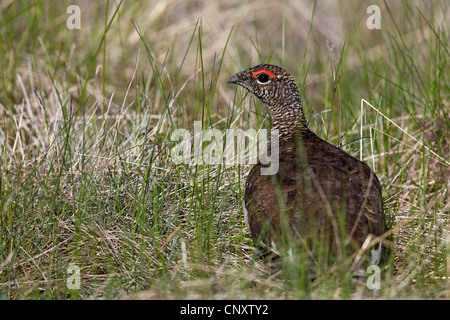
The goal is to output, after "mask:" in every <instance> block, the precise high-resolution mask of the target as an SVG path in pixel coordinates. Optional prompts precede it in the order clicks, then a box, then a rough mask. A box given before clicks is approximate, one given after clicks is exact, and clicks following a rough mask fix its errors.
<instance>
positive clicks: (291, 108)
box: [269, 101, 309, 140]
mask: <svg viewBox="0 0 450 320" xmlns="http://www.w3.org/2000/svg"><path fill="white" fill-rule="evenodd" d="M269 109H270V115H271V117H272V129H278V134H279V137H280V139H281V140H291V139H294V138H295V135H296V134H297V133H301V132H305V131H309V129H308V125H307V121H306V118H305V115H304V113H303V107H302V103H301V101H292V102H290V103H289V104H287V105H286V104H282V105H274V106H270V107H269Z"/></svg>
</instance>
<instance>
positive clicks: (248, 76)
mask: <svg viewBox="0 0 450 320" xmlns="http://www.w3.org/2000/svg"><path fill="white" fill-rule="evenodd" d="M228 83H229V84H234V85H237V86H241V87H243V88H245V89H246V90H247V91H248V92H250V93H251V94H253V95H254V96H256V97H257V98H258V99H259V100H260V101H261V102H263V104H265V105H266V107H267V108H268V111H269V114H270V117H271V120H272V131H274V129H276V130H277V132H278V141H277V144H276V146H278V152H279V155H278V159H279V160H278V161H279V165H278V170H277V172H276V173H275V174H272V175H267V174H262V171H261V169H263V168H265V167H267V165H266V164H264V163H262V162H261V161H260V160H259V161H258V162H257V163H256V164H255V165H254V166H253V167H252V168H251V170H250V172H249V174H248V177H247V180H246V183H245V191H244V199H243V209H244V210H243V211H244V216H245V220H246V223H247V226H248V229H249V231H250V233H251V235H252V236H253V237H254V238H256V239H257V240H258V241H259V242H260V243H262V244H263V245H265V246H267V247H271V248H275V249H276V248H280V247H282V246H283V245H285V244H286V243H288V244H290V243H295V244H297V243H298V244H303V245H306V246H307V247H308V248H310V249H311V252H329V253H333V254H334V255H337V256H342V255H343V254H344V253H347V252H352V253H355V252H356V251H357V250H359V249H361V248H362V247H364V246H366V247H367V245H368V243H369V242H370V240H371V239H372V240H373V239H374V237H377V236H381V235H382V234H383V233H385V232H386V231H387V227H386V221H385V214H384V210H383V199H382V194H381V186H380V182H379V180H378V178H377V176H376V174H375V173H374V171H373V170H372V169H371V168H370V167H369V166H368V165H367V164H366V163H364V162H362V161H360V160H358V159H356V158H354V157H353V156H351V155H350V154H348V153H347V152H345V151H344V150H343V149H341V148H339V147H336V146H334V145H332V144H330V143H328V142H327V141H325V140H324V139H322V138H320V137H319V136H318V135H317V134H315V133H314V132H313V131H312V130H310V129H309V127H308V121H307V119H306V117H305V114H304V110H303V106H302V99H301V96H300V92H299V89H298V87H297V84H296V81H295V79H294V78H293V77H292V76H291V75H290V74H289V73H288V72H287V71H286V70H284V69H283V68H281V67H278V66H276V65H270V64H260V65H256V66H254V67H251V68H248V69H246V70H244V71H241V72H238V73H236V74H235V75H233V76H232V77H231V78H230V79H229V80H228ZM271 139H272V137H271ZM269 140H270V139H269ZM272 142H273V141H269V143H268V149H270V148H271V147H270V146H271V145H273V144H272ZM383 247H384V246H382V242H378V243H377V244H375V245H373V247H372V248H371V249H370V257H368V259H370V263H371V264H379V263H380V260H381V259H382V258H383V257H384V256H385V253H386V250H385V249H384V248H383ZM367 251H368V249H367ZM368 256H369V254H368Z"/></svg>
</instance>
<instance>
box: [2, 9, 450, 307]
mask: <svg viewBox="0 0 450 320" xmlns="http://www.w3.org/2000/svg"><path fill="white" fill-rule="evenodd" d="M373 4H376V5H378V6H379V7H380V9H381V29H380V30H370V29H368V28H367V26H366V21H367V19H368V18H369V16H370V14H368V13H367V12H366V10H367V7H368V6H370V5H373ZM69 5H78V6H79V8H80V9H81V16H80V17H81V20H80V21H81V26H80V29H79V30H78V29H74V30H70V29H68V28H67V25H66V21H67V19H68V18H69V17H70V16H71V13H67V7H68V6H69ZM449 16H450V5H449V3H448V2H447V1H428V2H422V1H396V2H382V1H345V2H339V1H332V0H327V1H320V2H317V3H315V2H314V1H298V0H297V1H288V0H286V1H280V2H274V1H246V2H241V1H185V2H180V1H173V0H167V1H148V2H146V1H132V2H131V1H124V2H122V1H102V2H89V1H71V2H70V3H69V2H64V1H58V2H56V1H13V0H6V1H2V2H1V4H0V147H1V149H0V297H2V298H8V299H87V298H124V297H132V298H208V299H210V298H370V297H381V298H410V297H415V298H418V297H420V298H448V297H449V294H450V291H449V290H450V280H449V276H450V266H449V263H450V261H448V260H449V258H448V256H449V252H450V240H449V239H450V236H449V222H448V215H449V211H450V209H449V206H450V205H449V203H450V201H449V200H450V196H449V172H450V171H449V170H450V168H449V162H448V161H449V158H450V150H449V140H450V120H449V116H448V115H449V111H450V105H449V101H450V90H449V81H450V77H449V74H450V67H449V45H448V39H449V34H450V33H449ZM263 62H269V63H272V64H277V65H280V66H283V67H284V68H285V69H286V70H288V72H290V73H291V74H292V75H294V77H296V78H297V79H298V83H299V87H300V90H301V93H302V96H303V101H304V108H305V111H306V114H307V118H308V119H309V121H310V127H311V129H313V130H314V131H315V132H317V133H318V135H319V136H321V137H322V138H325V139H327V140H328V141H330V142H331V143H333V144H335V145H339V146H342V147H343V148H344V149H345V150H346V151H348V152H350V153H351V154H353V155H355V156H357V157H359V156H360V155H361V156H362V157H363V159H364V160H365V161H366V162H367V163H368V164H369V165H371V166H372V167H373V169H374V170H375V172H376V173H377V175H378V177H379V179H380V181H381V183H382V186H383V197H384V199H385V206H386V210H385V211H386V214H387V218H388V222H389V225H390V226H391V227H392V230H393V234H394V236H395V240H394V242H395V255H394V258H393V260H392V261H391V263H390V264H389V266H388V267H386V268H384V269H382V286H381V289H380V290H378V291H377V293H376V294H375V293H374V292H373V291H372V290H369V289H368V288H367V287H366V286H365V285H364V284H361V283H358V282H355V281H353V280H352V279H351V277H349V276H348V274H347V272H346V271H347V269H346V267H344V266H342V268H339V267H338V268H336V269H333V271H332V272H330V273H326V274H322V275H318V276H317V278H316V279H315V280H314V281H313V282H311V281H309V282H308V281H304V279H303V280H302V279H298V278H296V277H293V278H292V279H287V280H286V279H284V278H281V279H280V278H279V277H274V276H273V275H271V273H270V271H269V270H267V268H266V267H265V265H264V264H263V263H262V261H261V259H260V258H259V257H258V252H257V249H256V244H255V243H254V241H253V239H252V238H251V236H250V235H249V233H248V230H247V229H246V227H245V224H244V222H243V218H242V208H241V200H240V199H241V197H242V191H243V185H244V182H245V178H246V174H247V173H248V170H249V168H250V166H248V165H240V166H238V165H237V166H224V165H221V166H212V165H205V164H199V165H196V166H190V165H175V164H173V163H172V161H171V158H170V149H171V147H173V145H174V142H171V141H170V136H171V134H172V132H173V131H174V130H175V129H177V128H184V129H188V130H190V131H191V132H192V130H193V123H194V121H202V123H203V128H210V127H211V128H218V129H220V130H222V132H224V130H225V129H227V128H230V127H232V128H242V129H244V130H246V129H248V128H254V129H258V128H260V127H269V126H270V119H268V118H267V116H266V113H267V112H266V110H265V108H264V106H263V105H261V104H260V103H259V102H258V101H256V100H255V99H254V98H250V96H247V97H246V96H245V93H244V92H243V90H237V91H235V88H234V87H229V86H227V84H226V82H227V79H228V78H229V77H230V76H231V75H233V74H234V73H236V72H238V71H240V70H243V69H245V68H247V67H249V66H252V65H255V64H258V63H263ZM244 97H246V99H245V100H243V98H244ZM361 99H365V100H367V101H368V102H369V103H370V104H371V105H373V106H374V107H375V108H376V110H374V109H372V108H370V107H368V105H363V107H362V108H361ZM361 110H362V112H361ZM387 119H390V121H389V120H387ZM393 123H395V124H396V125H397V126H399V127H400V128H402V129H403V130H404V131H406V132H407V133H408V134H405V132H404V131H402V130H399V128H398V127H396V126H395V125H393ZM361 125H362V131H361ZM361 137H363V138H362V140H361V141H362V142H363V143H362V145H360V138H361ZM415 139H416V140H415ZM430 150H431V151H433V152H434V153H435V154H432V153H431V152H430ZM70 264H75V265H77V266H79V267H80V268H81V288H80V289H79V290H71V289H69V288H68V287H67V284H66V280H67V278H68V276H69V275H68V273H67V268H68V266H69V265H70Z"/></svg>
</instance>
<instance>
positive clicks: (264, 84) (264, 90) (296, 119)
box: [228, 64, 306, 130]
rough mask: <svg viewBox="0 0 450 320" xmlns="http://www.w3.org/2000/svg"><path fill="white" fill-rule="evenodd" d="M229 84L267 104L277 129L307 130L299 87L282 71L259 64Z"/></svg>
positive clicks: (275, 67) (229, 81) (281, 69)
mask: <svg viewBox="0 0 450 320" xmlns="http://www.w3.org/2000/svg"><path fill="white" fill-rule="evenodd" d="M228 83H232V84H237V85H239V86H241V87H244V88H245V89H247V90H248V91H249V92H250V93H252V94H253V95H255V96H256V97H257V98H259V99H260V100H261V101H262V102H263V103H265V104H266V105H267V106H268V108H269V111H270V114H271V116H272V123H273V125H274V127H279V128H281V127H282V126H286V127H289V130H291V129H290V128H293V127H297V125H298V124H300V125H303V126H305V127H306V120H305V117H304V115H303V109H302V103H301V98H300V93H299V91H298V88H297V84H296V83H295V80H294V78H293V77H292V76H291V75H290V74H289V73H287V72H286V70H284V69H283V68H280V67H277V66H274V65H270V64H260V65H257V66H254V67H251V68H248V69H246V70H244V71H241V72H238V73H236V74H235V75H234V76H232V77H231V78H230V79H229V80H228Z"/></svg>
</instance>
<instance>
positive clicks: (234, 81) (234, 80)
mask: <svg viewBox="0 0 450 320" xmlns="http://www.w3.org/2000/svg"><path fill="white" fill-rule="evenodd" d="M237 76H238V74H237V73H236V74H235V75H234V76H232V77H231V78H230V79H229V80H228V83H233V84H237V83H238V77H237Z"/></svg>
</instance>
